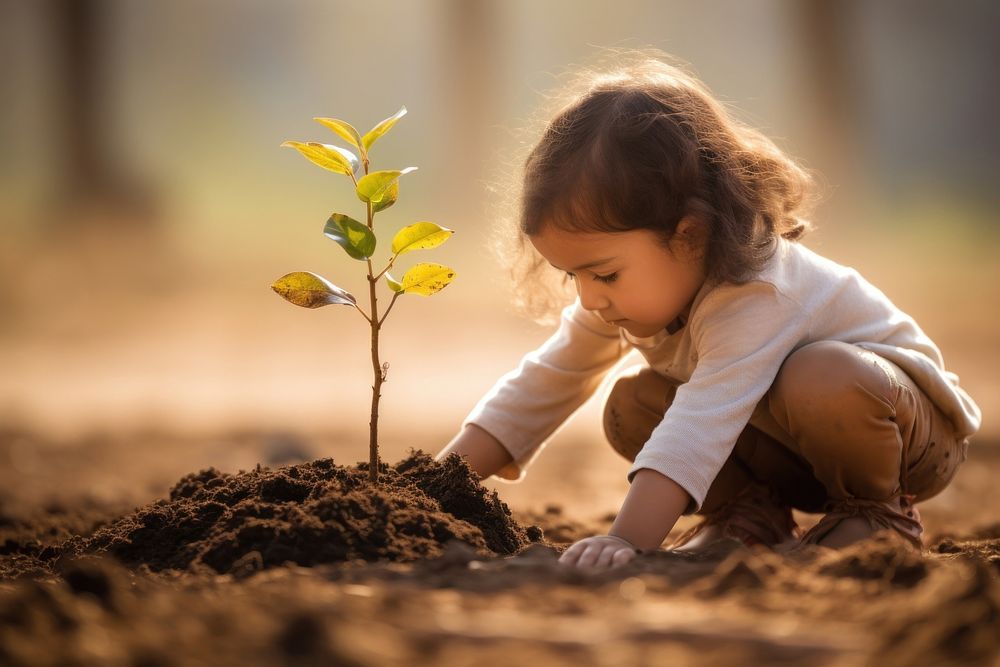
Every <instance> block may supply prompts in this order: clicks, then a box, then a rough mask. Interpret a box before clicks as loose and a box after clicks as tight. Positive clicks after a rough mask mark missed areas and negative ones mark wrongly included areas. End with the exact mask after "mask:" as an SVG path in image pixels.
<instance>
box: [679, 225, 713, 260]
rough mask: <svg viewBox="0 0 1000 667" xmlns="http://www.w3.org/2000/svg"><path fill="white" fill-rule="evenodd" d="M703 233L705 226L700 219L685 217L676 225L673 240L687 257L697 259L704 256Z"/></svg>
mask: <svg viewBox="0 0 1000 667" xmlns="http://www.w3.org/2000/svg"><path fill="white" fill-rule="evenodd" d="M705 231H706V228H705V225H704V224H702V221H701V220H700V219H698V218H696V217H694V216H692V215H686V216H684V217H683V218H681V221H680V222H678V223H677V227H676V228H675V230H674V240H675V241H677V243H678V244H679V247H680V249H681V250H683V251H684V252H685V255H686V256H687V257H689V258H692V259H698V258H700V257H701V256H702V255H703V254H704V250H705Z"/></svg>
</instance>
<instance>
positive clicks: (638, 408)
mask: <svg viewBox="0 0 1000 667" xmlns="http://www.w3.org/2000/svg"><path fill="white" fill-rule="evenodd" d="M675 391H676V385H675V384H674V383H672V382H671V381H670V380H669V379H667V378H666V377H664V376H663V375H661V374H660V373H657V372H656V371H655V370H653V369H652V368H649V367H641V366H637V367H635V368H633V369H630V370H629V371H626V373H625V375H623V376H621V377H620V378H618V380H617V381H616V382H615V384H614V386H613V387H612V388H611V391H610V392H609V393H608V397H607V401H606V402H605V404H604V434H605V436H606V437H607V438H608V442H610V443H611V446H612V448H614V450H615V451H616V452H618V453H619V454H621V455H622V456H624V457H625V458H626V459H628V460H629V461H634V460H635V457H636V455H637V454H638V453H639V450H641V449H642V447H643V445H645V444H646V441H647V440H649V436H650V434H652V432H653V429H654V428H656V425H657V424H659V423H660V422H661V421H662V420H663V415H664V413H665V412H666V411H667V407H669V405H670V403H671V402H672V401H673V397H674V392H675Z"/></svg>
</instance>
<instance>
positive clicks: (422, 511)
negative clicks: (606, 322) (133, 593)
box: [61, 450, 541, 574]
mask: <svg viewBox="0 0 1000 667" xmlns="http://www.w3.org/2000/svg"><path fill="white" fill-rule="evenodd" d="M540 539H541V531H540V530H539V529H538V528H537V527H534V526H532V527H529V528H527V529H526V528H524V527H523V526H521V525H520V524H518V523H517V522H516V521H515V520H514V519H513V517H512V515H511V511H510V509H509V508H508V507H507V505H506V504H505V503H503V502H501V501H500V499H499V497H498V496H497V494H496V492H495V491H489V490H488V489H486V488H485V487H483V486H482V485H481V484H480V483H479V481H478V479H477V477H476V475H475V473H474V472H473V471H472V470H471V469H470V468H469V466H468V464H467V463H466V462H465V460H464V459H462V458H461V457H459V456H458V455H455V454H453V455H451V456H448V457H447V458H445V459H444V460H442V461H434V460H433V459H432V458H431V457H430V456H429V455H428V454H426V453H424V452H422V451H420V450H416V451H414V450H411V453H410V455H409V456H407V457H406V458H405V459H403V460H402V461H400V462H399V463H397V464H396V465H394V466H392V467H390V466H388V465H383V467H382V470H381V471H380V476H379V485H378V486H375V487H373V486H372V485H370V483H369V481H368V466H367V464H364V463H361V464H357V465H355V466H352V467H346V466H337V465H334V462H333V460H332V459H319V460H316V461H312V462H309V463H302V464H298V465H289V466H283V467H280V468H275V469H271V468H267V467H261V466H258V467H257V468H256V469H255V470H250V471H240V472H239V473H236V474H227V473H222V472H219V471H218V470H215V469H214V468H209V469H207V470H202V471H201V472H198V473H194V474H190V475H187V476H185V477H184V478H182V479H181V480H180V481H179V482H177V484H175V485H174V487H173V488H172V489H171V491H170V497H169V499H165V500H159V501H157V502H154V503H152V504H150V505H146V506H145V507H141V508H139V509H137V510H136V511H134V512H132V513H131V514H128V515H126V516H124V517H122V518H120V519H118V520H116V521H114V522H112V523H110V524H109V525H107V526H104V527H102V528H100V529H99V530H97V531H96V532H94V534H93V535H92V536H90V537H87V538H83V537H80V538H73V539H71V540H69V541H67V542H66V543H65V544H64V545H63V547H62V549H61V551H62V555H67V556H70V555H76V556H78V555H84V554H104V553H106V554H109V555H111V556H114V557H115V558H116V559H117V560H119V561H121V562H122V563H124V564H125V565H127V566H129V567H133V568H135V567H141V566H146V567H148V568H149V569H150V570H152V571H162V570H168V569H173V570H189V571H206V572H217V573H229V572H232V573H234V574H241V573H246V572H247V571H255V570H260V569H265V568H269V567H274V566H279V565H282V564H283V563H286V562H292V563H295V564H298V565H306V566H308V565H317V564H321V563H335V562H345V561H357V560H361V561H376V560H392V561H412V560H417V559H421V558H433V557H436V556H438V555H440V554H441V553H442V552H443V548H444V545H445V544H446V543H447V542H449V541H450V540H460V541H462V542H464V543H466V544H468V545H470V546H472V547H473V548H475V549H476V550H477V551H480V552H482V553H484V554H487V555H493V554H511V553H515V552H517V551H518V550H520V549H521V548H523V547H524V546H526V545H527V544H528V543H529V542H531V541H538V540H540Z"/></svg>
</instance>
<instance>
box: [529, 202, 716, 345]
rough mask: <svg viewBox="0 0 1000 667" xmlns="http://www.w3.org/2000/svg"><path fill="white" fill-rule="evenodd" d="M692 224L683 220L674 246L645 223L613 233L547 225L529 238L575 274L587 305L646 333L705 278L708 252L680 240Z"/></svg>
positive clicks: (679, 309)
mask: <svg viewBox="0 0 1000 667" xmlns="http://www.w3.org/2000/svg"><path fill="white" fill-rule="evenodd" d="M691 230H692V225H691V224H690V223H689V222H688V221H687V220H684V221H681V223H680V224H679V225H678V232H679V234H678V237H675V239H676V240H674V241H672V243H671V248H670V249H669V250H668V249H667V248H664V247H663V245H662V243H661V242H660V241H659V239H658V237H657V236H656V234H655V233H654V232H651V231H649V230H646V229H635V230H632V231H628V232H620V233H614V234H610V233H602V232H568V231H564V230H561V229H558V228H555V227H553V226H551V225H546V226H545V227H543V229H542V231H541V232H540V233H539V234H535V235H534V236H532V237H530V238H531V243H532V244H533V245H534V246H535V249H536V250H538V252H539V253H541V255H542V256H543V257H544V258H545V259H546V260H548V262H549V263H550V264H551V265H552V266H554V267H556V268H557V269H560V270H563V271H566V272H567V273H569V274H570V275H571V276H572V277H573V279H574V282H575V283H576V289H577V293H578V294H579V295H580V303H581V305H582V306H583V307H584V308H586V309H587V310H591V311H594V312H595V313H597V314H598V315H599V316H600V317H601V318H602V319H603V320H604V321H605V322H609V323H613V324H616V325H618V326H620V327H622V328H623V329H625V330H626V331H628V332H629V333H630V334H632V335H633V336H636V337H646V336H652V335H654V334H656V333H657V332H659V331H662V330H663V329H664V328H665V327H666V326H667V325H668V324H670V323H671V322H673V321H674V320H675V319H676V318H677V316H678V315H680V314H682V313H684V312H685V311H686V310H687V309H688V306H690V305H691V302H692V301H693V300H694V297H695V294H697V293H698V290H699V289H700V288H701V286H702V284H703V283H704V282H705V268H704V260H703V258H702V255H703V253H701V252H700V251H699V250H698V249H697V248H695V247H692V245H690V244H688V243H686V242H684V241H681V240H680V237H683V236H690V232H691Z"/></svg>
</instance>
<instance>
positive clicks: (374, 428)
mask: <svg viewBox="0 0 1000 667" xmlns="http://www.w3.org/2000/svg"><path fill="white" fill-rule="evenodd" d="M372 216H373V214H372V205H371V202H368V228H369V229H371V228H372ZM376 282H377V278H376V277H375V274H374V272H373V270H372V261H371V260H370V259H369V260H368V294H369V295H370V297H371V305H372V308H371V314H372V316H371V319H370V320H369V323H370V324H371V328H372V372H373V374H374V376H375V377H374V384H372V414H371V421H370V422H369V435H370V437H369V441H368V480H369V481H370V482H371V484H372V485H373V486H377V485H378V402H379V399H380V398H381V396H382V394H381V391H382V383H383V382H385V374H384V373H383V371H382V364H381V363H380V362H379V358H378V332H379V329H380V328H381V326H382V322H381V321H380V320H379V318H378V299H377V297H376V294H375V284H376Z"/></svg>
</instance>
